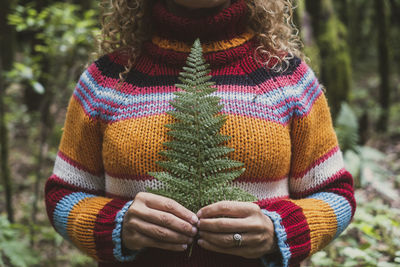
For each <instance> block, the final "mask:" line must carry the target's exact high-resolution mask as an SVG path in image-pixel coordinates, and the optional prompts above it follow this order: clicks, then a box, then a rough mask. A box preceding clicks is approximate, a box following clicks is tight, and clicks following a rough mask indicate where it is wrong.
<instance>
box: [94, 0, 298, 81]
mask: <svg viewBox="0 0 400 267" xmlns="http://www.w3.org/2000/svg"><path fill="white" fill-rule="evenodd" d="M155 1H157V0H103V1H102V3H101V7H102V19H101V24H102V31H101V35H100V36H99V43H100V48H99V54H101V55H102V54H106V53H110V52H113V51H116V50H124V51H126V52H127V54H129V55H130V57H129V60H128V64H127V66H126V67H125V68H126V70H125V72H123V73H121V74H120V78H121V79H122V77H123V75H125V74H126V73H128V72H129V70H130V69H131V68H132V66H133V64H134V62H135V59H136V57H137V56H138V55H139V53H140V51H141V49H142V44H143V42H144V41H146V40H149V39H150V38H151V35H152V32H153V30H152V23H151V20H150V18H151V8H152V6H153V4H154V2H155ZM245 2H246V4H247V6H248V8H249V12H248V16H249V18H248V19H249V27H250V29H251V30H252V31H253V32H254V33H255V36H256V38H257V40H258V42H259V46H258V47H257V49H256V51H255V58H256V59H257V60H258V61H259V62H260V63H262V64H264V65H266V66H271V63H273V64H272V67H271V68H273V69H275V70H276V71H279V70H283V69H285V68H287V66H288V61H289V59H291V58H293V57H294V56H297V57H300V58H304V55H303V54H302V52H301V48H302V43H301V41H300V38H299V36H298V30H297V28H296V27H295V25H294V24H293V20H292V18H293V5H292V0H268V1H266V0H245ZM149 26H150V27H149ZM285 66H286V67H285Z"/></svg>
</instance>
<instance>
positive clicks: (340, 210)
mask: <svg viewBox="0 0 400 267" xmlns="http://www.w3.org/2000/svg"><path fill="white" fill-rule="evenodd" d="M308 198H313V199H319V200H322V201H324V202H326V203H328V204H329V206H330V207H331V208H332V209H333V211H334V213H335V215H336V221H337V230H336V234H335V237H334V238H336V237H338V236H339V235H340V234H341V233H342V232H343V231H344V229H346V227H347V226H348V225H349V223H350V220H351V206H350V203H349V202H348V201H347V199H346V198H344V197H342V196H340V195H337V194H334V193H328V192H322V193H316V194H314V195H311V196H310V197H308Z"/></svg>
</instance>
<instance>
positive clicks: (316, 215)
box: [290, 198, 337, 255]
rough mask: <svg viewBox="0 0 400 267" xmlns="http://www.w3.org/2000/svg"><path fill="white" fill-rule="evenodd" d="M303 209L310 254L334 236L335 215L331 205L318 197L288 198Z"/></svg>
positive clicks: (335, 227) (335, 226)
mask: <svg viewBox="0 0 400 267" xmlns="http://www.w3.org/2000/svg"><path fill="white" fill-rule="evenodd" d="M290 201H291V202H293V203H294V204H296V205H297V206H300V207H301V208H302V209H303V213H304V216H305V217H306V220H307V223H308V227H309V228H310V237H311V251H310V255H311V254H313V253H315V252H317V251H318V250H320V249H321V248H323V247H325V246H326V245H327V244H328V243H329V242H330V241H331V240H332V239H333V237H334V236H335V234H336V229H337V221H336V215H335V213H334V211H333V209H332V208H331V206H330V205H329V204H328V203H326V202H325V201H322V200H319V199H312V198H309V199H300V200H290Z"/></svg>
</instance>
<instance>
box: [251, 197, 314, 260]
mask: <svg viewBox="0 0 400 267" xmlns="http://www.w3.org/2000/svg"><path fill="white" fill-rule="evenodd" d="M258 205H259V206H260V207H261V210H262V212H263V213H264V214H265V215H266V216H268V217H269V218H270V219H271V220H272V222H273V224H274V228H275V234H276V237H277V242H278V247H279V254H280V257H277V256H272V255H266V256H265V259H266V260H269V261H270V262H272V263H271V264H272V265H265V266H274V264H277V263H278V261H279V260H281V262H279V263H278V266H297V265H298V264H299V263H300V262H301V261H302V260H304V259H305V258H306V257H307V256H308V255H309V253H310V249H311V241H310V240H311V239H310V229H309V227H308V224H307V220H306V218H305V216H304V214H303V212H302V209H301V207H299V206H297V205H295V204H294V203H292V202H291V201H287V200H281V201H277V202H272V203H271V202H268V201H265V202H264V201H259V203H258Z"/></svg>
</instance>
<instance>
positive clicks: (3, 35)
mask: <svg viewBox="0 0 400 267" xmlns="http://www.w3.org/2000/svg"><path fill="white" fill-rule="evenodd" d="M11 3H12V2H11V1H10V0H5V3H3V5H2V8H0V143H1V151H0V158H1V167H0V177H1V180H2V181H3V184H4V191H5V201H6V210H7V216H8V220H9V221H10V222H11V223H13V222H14V210H13V205H12V185H11V179H10V170H9V164H8V154H9V147H8V130H7V123H6V121H5V112H6V108H5V103H4V97H5V90H6V84H5V81H4V79H3V78H4V75H3V74H4V71H7V70H10V69H11V68H12V64H13V59H14V44H15V33H14V30H13V28H12V27H10V26H9V25H8V23H7V16H8V14H9V13H10V9H11Z"/></svg>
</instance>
